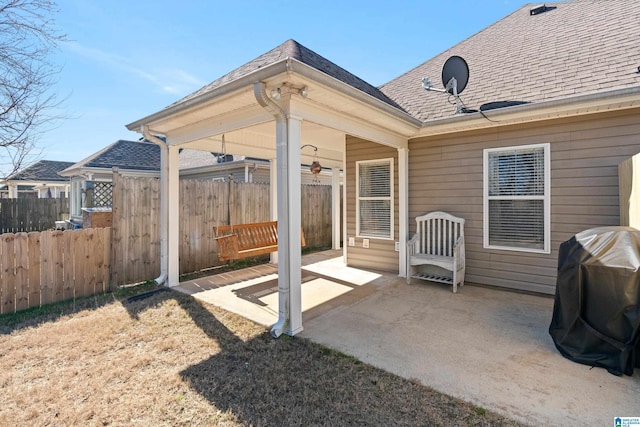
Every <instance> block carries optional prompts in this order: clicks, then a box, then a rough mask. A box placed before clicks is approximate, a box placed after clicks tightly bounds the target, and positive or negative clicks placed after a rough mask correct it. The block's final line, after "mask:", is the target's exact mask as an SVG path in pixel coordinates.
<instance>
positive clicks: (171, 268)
mask: <svg viewBox="0 0 640 427" xmlns="http://www.w3.org/2000/svg"><path fill="white" fill-rule="evenodd" d="M168 148H169V150H168V156H167V157H168V159H167V161H168V177H167V186H168V187H169V188H168V189H167V195H168V206H167V209H168V211H167V223H168V236H167V252H168V253H167V256H168V258H169V259H168V261H169V262H168V268H167V286H178V284H179V278H178V276H179V272H180V264H179V256H180V255H179V250H180V237H179V236H180V231H179V230H180V229H179V227H180V209H179V208H180V185H179V184H180V183H179V170H178V152H179V149H178V147H177V146H171V145H170V146H169V147H168Z"/></svg>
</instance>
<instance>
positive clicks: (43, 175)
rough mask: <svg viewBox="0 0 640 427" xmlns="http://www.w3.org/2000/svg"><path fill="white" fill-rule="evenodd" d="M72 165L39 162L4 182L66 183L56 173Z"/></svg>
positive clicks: (46, 161) (67, 163)
mask: <svg viewBox="0 0 640 427" xmlns="http://www.w3.org/2000/svg"><path fill="white" fill-rule="evenodd" d="M71 165H73V162H60V161H55V160H40V161H39V162H36V163H34V164H32V165H31V166H29V167H27V168H25V169H23V170H21V171H19V172H16V173H14V174H13V175H11V176H10V177H8V178H7V179H6V181H29V182H41V181H47V182H50V181H61V182H64V181H66V179H65V178H63V177H61V176H60V175H58V172H60V171H62V170H64V169H66V168H68V167H69V166H71Z"/></svg>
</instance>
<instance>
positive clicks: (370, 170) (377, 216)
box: [356, 158, 393, 239]
mask: <svg viewBox="0 0 640 427" xmlns="http://www.w3.org/2000/svg"><path fill="white" fill-rule="evenodd" d="M356 176H357V201H356V210H357V217H356V218H357V224H356V228H357V235H358V237H371V238H379V239H393V159H392V158H391V159H379V160H366V161H359V162H356Z"/></svg>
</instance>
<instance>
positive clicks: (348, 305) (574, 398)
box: [174, 250, 640, 425]
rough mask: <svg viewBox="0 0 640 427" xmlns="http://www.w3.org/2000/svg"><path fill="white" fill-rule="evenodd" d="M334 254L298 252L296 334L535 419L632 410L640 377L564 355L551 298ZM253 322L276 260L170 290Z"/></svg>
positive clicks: (262, 311)
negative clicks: (419, 277)
mask: <svg viewBox="0 0 640 427" xmlns="http://www.w3.org/2000/svg"><path fill="white" fill-rule="evenodd" d="M341 255H342V254H341V252H340V251H335V250H334V251H325V252H319V253H314V254H309V255H305V256H303V257H302V269H301V277H302V287H301V289H302V295H301V299H302V309H303V313H302V317H303V320H304V324H305V330H304V331H303V332H301V333H300V334H299V335H300V336H302V337H305V338H308V339H310V340H312V341H314V342H317V343H320V344H323V345H326V346H328V347H331V348H334V349H336V350H339V351H341V352H344V353H346V354H349V355H352V356H355V357H357V358H358V359H360V360H362V361H363V362H365V363H369V364H371V365H374V366H376V367H379V368H382V369H384V370H386V371H389V372H392V373H395V374H397V375H399V376H402V377H404V378H409V379H415V380H416V381H418V382H420V383H421V384H424V385H426V386H429V387H433V388H434V389H436V390H438V391H440V392H443V393H446V394H449V395H452V396H455V397H459V398H462V399H464V400H467V401H470V402H472V403H474V404H476V405H478V406H479V407H482V408H486V409H490V410H494V411H497V412H499V413H501V414H503V415H506V416H508V417H511V418H514V419H516V420H518V421H521V422H525V423H529V424H532V425H553V424H557V423H558V422H561V423H562V424H567V425H610V424H612V423H613V419H614V417H618V416H637V415H638V414H639V413H640V412H639V411H640V405H639V404H638V396H640V375H639V374H638V373H636V374H635V375H634V376H632V377H629V376H622V377H616V376H614V375H611V374H609V373H608V372H607V371H606V370H605V369H601V368H590V367H589V366H585V365H580V364H577V363H574V362H572V361H570V360H568V359H565V358H564V357H562V356H561V355H560V353H559V352H558V351H557V350H556V349H555V347H554V344H553V341H552V340H551V337H550V336H549V334H548V328H549V324H550V322H551V314H552V309H553V298H552V297H550V296H541V295H533V294H524V293H516V292H510V291H506V290H498V289H493V288H488V287H482V286H477V285H474V284H471V283H467V284H466V285H465V286H464V287H463V288H462V289H461V291H460V292H459V293H458V294H453V293H452V292H451V289H450V288H449V287H447V286H445V285H441V284H437V283H426V282H424V283H419V284H413V285H407V284H406V282H405V280H404V279H403V278H399V277H398V276H397V274H393V273H386V272H377V271H370V270H368V271H365V270H361V269H356V268H350V267H346V266H345V265H344V263H343V262H342V258H341ZM174 289H175V290H178V291H180V292H185V293H188V294H191V295H192V296H193V297H194V298H197V299H200V300H203V301H206V302H208V303H211V304H214V305H217V306H220V307H223V308H225V309H227V310H229V311H232V312H235V313H238V314H241V315H242V316H244V317H246V318H248V319H251V320H254V321H256V322H258V323H261V324H263V325H265V326H270V325H272V324H273V323H274V322H275V321H276V320H277V319H278V305H277V293H278V285H277V267H275V266H274V265H270V264H265V265H260V266H256V267H252V268H248V269H243V270H238V271H234V272H229V273H224V274H220V275H215V276H208V277H203V278H199V279H195V280H191V281H186V282H182V283H180V285H179V286H177V287H175V288H174Z"/></svg>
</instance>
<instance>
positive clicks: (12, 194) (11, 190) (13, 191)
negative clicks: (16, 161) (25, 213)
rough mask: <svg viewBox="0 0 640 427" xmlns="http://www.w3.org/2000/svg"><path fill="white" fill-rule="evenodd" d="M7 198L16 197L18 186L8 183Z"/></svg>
mask: <svg viewBox="0 0 640 427" xmlns="http://www.w3.org/2000/svg"><path fill="white" fill-rule="evenodd" d="M8 187H9V198H10V199H17V198H18V186H17V185H15V184H9V186H8Z"/></svg>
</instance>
